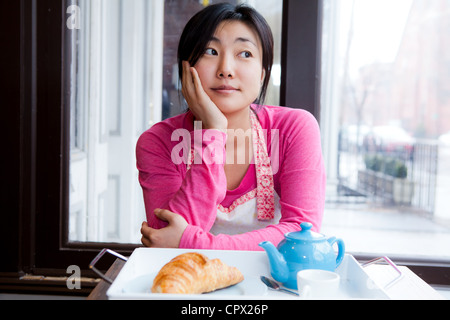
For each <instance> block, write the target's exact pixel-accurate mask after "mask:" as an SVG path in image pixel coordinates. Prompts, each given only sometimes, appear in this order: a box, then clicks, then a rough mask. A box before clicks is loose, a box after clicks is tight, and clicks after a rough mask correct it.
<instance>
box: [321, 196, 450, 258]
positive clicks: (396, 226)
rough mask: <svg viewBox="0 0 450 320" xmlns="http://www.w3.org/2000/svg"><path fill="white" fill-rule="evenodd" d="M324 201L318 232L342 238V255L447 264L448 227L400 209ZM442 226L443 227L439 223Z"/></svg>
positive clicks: (447, 222)
mask: <svg viewBox="0 0 450 320" xmlns="http://www.w3.org/2000/svg"><path fill="white" fill-rule="evenodd" d="M336 199H337V198H334V197H333V196H330V197H327V203H326V205H325V213H324V219H323V224H322V230H321V232H322V233H323V234H325V235H327V236H336V237H339V238H342V239H343V240H344V242H345V245H346V251H347V252H350V253H353V254H358V253H370V254H374V255H378V256H382V255H386V256H406V257H415V258H425V259H434V260H447V261H450V223H449V221H448V220H446V221H445V220H444V221H439V222H438V221H433V219H431V218H429V217H427V216H425V215H423V214H419V213H417V212H414V211H410V210H408V209H407V208H401V207H391V208H390V207H383V206H381V205H379V204H370V203H369V202H363V201H362V200H363V199H359V202H355V203H338V201H336ZM442 222H444V223H442Z"/></svg>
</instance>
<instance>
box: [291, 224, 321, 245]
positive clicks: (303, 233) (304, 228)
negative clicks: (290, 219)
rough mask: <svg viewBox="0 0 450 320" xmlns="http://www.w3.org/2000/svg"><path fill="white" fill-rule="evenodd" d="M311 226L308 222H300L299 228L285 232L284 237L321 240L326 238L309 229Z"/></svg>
mask: <svg viewBox="0 0 450 320" xmlns="http://www.w3.org/2000/svg"><path fill="white" fill-rule="evenodd" d="M312 226H313V225H312V223H310V222H302V223H300V227H301V230H300V231H295V232H289V233H287V234H286V238H288V239H292V240H301V241H321V240H324V239H326V237H325V236H324V235H323V234H321V233H317V232H314V231H311V228H312Z"/></svg>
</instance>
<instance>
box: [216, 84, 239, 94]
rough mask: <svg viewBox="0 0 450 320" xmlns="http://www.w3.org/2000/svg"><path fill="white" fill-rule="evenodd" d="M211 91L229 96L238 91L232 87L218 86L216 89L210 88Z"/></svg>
mask: <svg viewBox="0 0 450 320" xmlns="http://www.w3.org/2000/svg"><path fill="white" fill-rule="evenodd" d="M212 90H213V91H214V92H217V93H220V94H231V93H234V92H236V91H238V89H236V88H235V87H232V86H220V87H217V88H212Z"/></svg>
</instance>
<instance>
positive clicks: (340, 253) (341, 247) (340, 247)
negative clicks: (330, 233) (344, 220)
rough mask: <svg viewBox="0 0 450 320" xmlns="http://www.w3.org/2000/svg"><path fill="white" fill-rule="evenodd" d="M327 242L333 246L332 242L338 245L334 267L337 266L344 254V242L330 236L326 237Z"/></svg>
mask: <svg viewBox="0 0 450 320" xmlns="http://www.w3.org/2000/svg"><path fill="white" fill-rule="evenodd" d="M327 241H328V243H329V244H330V245H331V246H333V244H334V243H337V246H338V255H337V257H336V268H337V267H339V265H340V264H341V262H342V260H343V259H344V255H345V244H344V241H343V240H342V239H339V238H336V237H331V238H328V239H327Z"/></svg>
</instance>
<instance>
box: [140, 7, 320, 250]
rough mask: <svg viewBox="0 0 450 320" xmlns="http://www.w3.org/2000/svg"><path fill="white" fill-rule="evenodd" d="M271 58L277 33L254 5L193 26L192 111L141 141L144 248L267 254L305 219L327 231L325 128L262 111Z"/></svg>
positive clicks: (189, 31) (213, 12) (187, 62)
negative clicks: (264, 245)
mask: <svg viewBox="0 0 450 320" xmlns="http://www.w3.org/2000/svg"><path fill="white" fill-rule="evenodd" d="M272 62H273V37H272V33H271V31H270V28H269V26H268V25H267V22H266V21H265V20H264V18H263V17H262V16H261V15H260V14H259V13H257V12H256V11H255V10H254V9H252V8H250V7H247V6H242V5H241V6H237V7H235V6H233V5H230V4H217V5H212V6H209V7H206V8H205V9H203V10H202V11H200V12H199V13H197V14H196V15H195V16H194V17H193V18H192V19H191V20H190V21H189V22H188V24H187V25H186V27H185V29H184V31H183V34H182V36H181V39H180V43H179V49H178V63H179V70H180V75H179V76H180V79H181V83H182V93H183V96H184V98H185V100H186V102H187V104H188V106H189V111H188V112H187V113H185V114H182V115H179V116H176V117H174V118H171V119H168V120H166V121H163V122H161V123H159V124H156V125H155V126H153V127H152V128H151V129H149V130H148V131H146V132H145V133H144V134H143V135H142V136H141V137H140V139H139V141H138V143H137V149H136V155H137V167H138V170H139V181H140V183H141V186H142V188H143V193H144V202H145V206H146V212H147V221H148V222H144V223H143V224H142V227H141V233H142V243H143V244H144V245H145V246H148V247H172V248H191V249H229V250H260V249H261V248H260V247H259V246H258V243H260V242H261V241H264V240H270V241H272V242H273V243H275V244H277V243H278V242H279V241H280V240H282V239H283V237H284V234H285V233H286V232H289V231H296V230H298V229H299V224H300V223H301V222H305V221H308V222H311V223H312V224H313V226H314V227H313V229H314V230H316V231H318V230H319V229H320V226H321V222H322V214H323V206H324V199H325V172H324V166H323V160H322V152H321V145H320V133H319V127H318V124H317V122H316V120H315V119H314V118H313V117H312V115H311V114H309V113H307V112H306V111H303V110H300V109H290V108H285V107H275V106H263V105H262V101H263V100H264V97H265V94H266V91H267V86H268V83H269V78H270V72H271V67H272ZM200 126H201V127H200ZM242 137H244V138H242ZM246 138H247V139H246ZM180 159H183V161H180Z"/></svg>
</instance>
